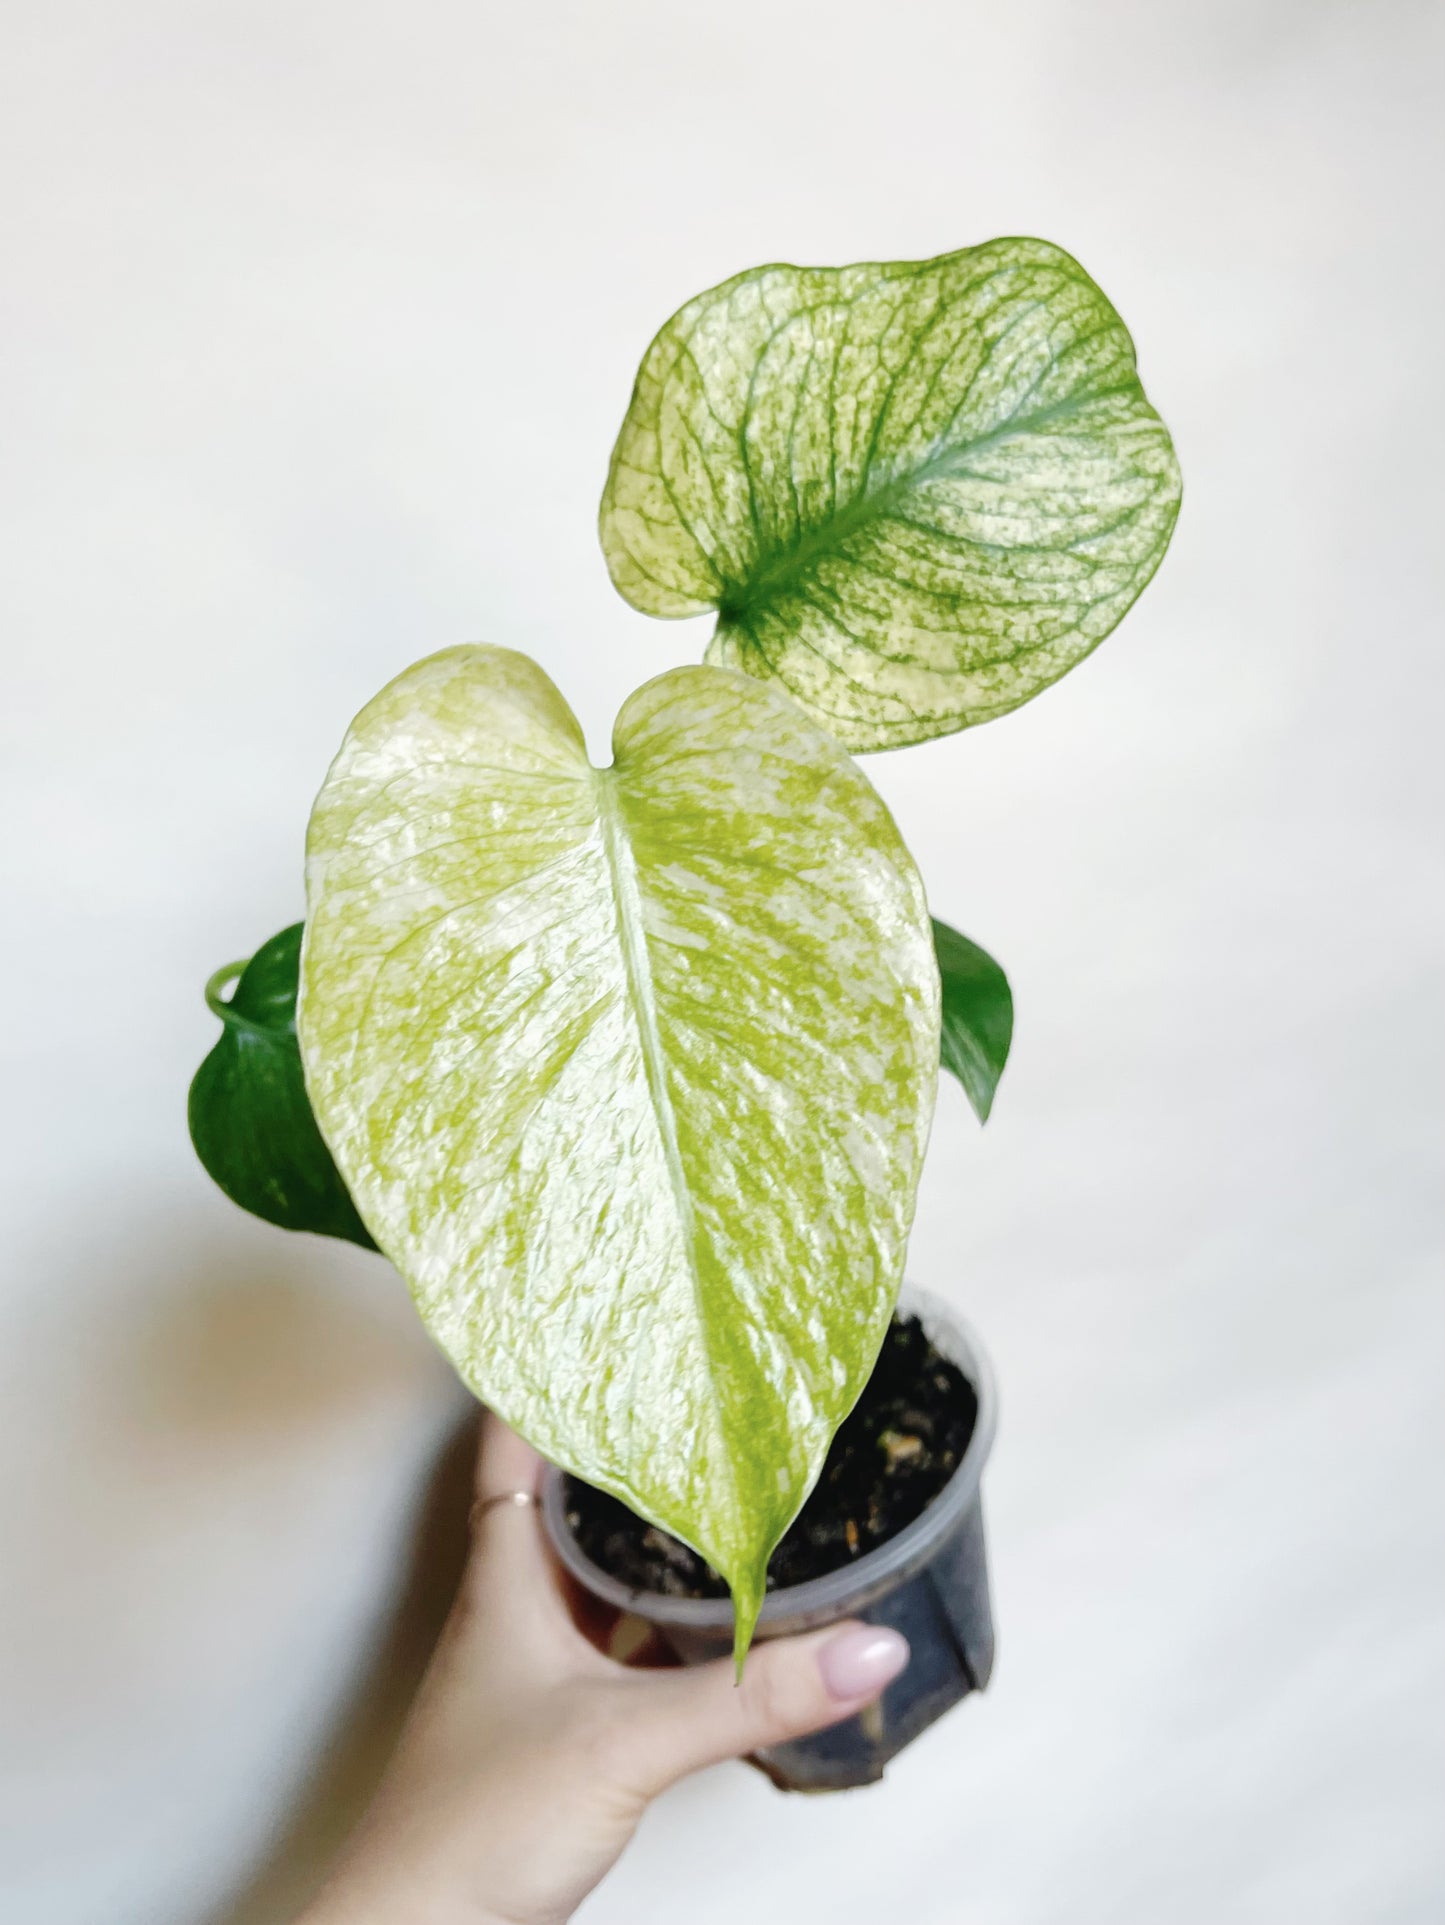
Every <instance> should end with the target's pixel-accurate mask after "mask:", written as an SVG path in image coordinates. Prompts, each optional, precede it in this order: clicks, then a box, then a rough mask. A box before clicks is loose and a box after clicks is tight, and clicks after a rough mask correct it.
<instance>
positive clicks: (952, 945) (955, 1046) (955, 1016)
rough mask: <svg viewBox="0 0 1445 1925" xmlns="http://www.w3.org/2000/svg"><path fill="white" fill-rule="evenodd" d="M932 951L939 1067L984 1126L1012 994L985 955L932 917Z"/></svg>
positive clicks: (1003, 1057) (1005, 1044)
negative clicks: (938, 1003)
mask: <svg viewBox="0 0 1445 1925" xmlns="http://www.w3.org/2000/svg"><path fill="white" fill-rule="evenodd" d="M933 947H934V951H935V953H936V954H937V957H938V975H939V980H940V982H941V983H942V986H943V1041H942V1046H941V1056H942V1062H943V1067H944V1068H945V1069H946V1070H949V1071H951V1072H952V1074H953V1075H955V1076H956V1077H957V1078H958V1080H959V1082H960V1083H962V1084H963V1087H964V1090H965V1091H966V1092H967V1095H968V1100H969V1102H970V1103H972V1105H973V1107H974V1109H975V1110H977V1112H978V1120H979V1122H980V1123H986V1122H987V1121H988V1113H989V1111H990V1110H991V1109H992V1108H993V1094H994V1091H995V1090H996V1089H997V1088H998V1079H999V1078H1000V1076H1002V1075H1003V1066H1004V1064H1005V1063H1006V1062H1007V1061H1008V1050H1009V1043H1010V1042H1011V1041H1012V1039H1013V1031H1014V999H1013V993H1012V991H1011V990H1010V989H1009V986H1008V977H1007V976H1005V974H1004V973H1003V971H1002V970H1001V969H1000V968H999V966H998V964H997V963H996V962H995V961H994V959H993V957H992V956H990V955H989V953H988V951H987V950H986V949H980V948H979V946H978V944H977V943H976V942H970V941H969V939H968V937H967V936H961V935H960V934H959V933H958V931H957V930H956V929H950V928H949V926H948V924H947V923H946V922H940V921H939V920H938V918H937V916H935V917H934V918H933Z"/></svg>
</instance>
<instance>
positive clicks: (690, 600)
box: [601, 240, 1180, 750]
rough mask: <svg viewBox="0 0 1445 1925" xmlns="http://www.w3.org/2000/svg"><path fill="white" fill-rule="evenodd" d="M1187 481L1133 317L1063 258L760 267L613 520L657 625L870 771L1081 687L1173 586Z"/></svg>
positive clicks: (651, 413) (1008, 256)
mask: <svg viewBox="0 0 1445 1925" xmlns="http://www.w3.org/2000/svg"><path fill="white" fill-rule="evenodd" d="M1179 495H1180V482H1179V470H1178V466H1177V464H1176V462H1175V459H1174V450H1173V447H1172V445H1171V443H1170V440H1169V434H1168V431H1167V430H1166V428H1165V427H1164V424H1163V422H1162V421H1161V420H1160V419H1159V417H1158V415H1157V414H1156V413H1155V412H1154V410H1153V408H1152V407H1151V406H1150V405H1149V402H1148V401H1147V400H1146V399H1145V395H1144V390H1143V388H1142V387H1141V386H1140V383H1139V377H1138V374H1137V372H1136V369H1135V364H1134V348H1133V344H1132V342H1131V341H1130V339H1129V335H1128V333H1127V331H1126V330H1125V327H1124V324H1123V322H1122V321H1121V320H1120V319H1119V316H1118V315H1117V314H1116V313H1115V312H1114V309H1113V308H1112V307H1111V306H1110V305H1109V302H1108V301H1107V300H1106V299H1105V298H1104V296H1103V294H1102V293H1101V292H1100V291H1099V289H1098V288H1097V287H1096V286H1095V285H1094V283H1093V282H1092V281H1091V280H1090V279H1089V277H1088V275H1087V274H1086V273H1085V272H1084V270H1083V269H1082V268H1081V267H1080V266H1079V264H1078V262H1077V261H1075V260H1073V259H1071V258H1070V256H1069V255H1067V254H1065V253H1063V252H1062V251H1061V250H1060V249H1059V248H1057V247H1052V246H1050V245H1049V243H1048V242H1046V241H1036V240H997V241H989V242H987V243H986V244H985V245H983V246H982V247H972V248H965V249H963V251H962V252H960V253H957V254H945V255H942V256H940V257H939V258H938V259H937V260H932V261H918V262H914V261H899V262H890V263H884V264H880V265H864V266H858V267H844V268H797V267H782V266H780V267H761V268H756V269H753V270H752V271H751V272H749V273H746V274H740V275H738V276H737V278H736V279H734V280H731V281H726V282H724V283H723V285H722V286H721V287H717V288H714V289H712V290H711V291H710V292H709V293H706V294H701V295H699V296H698V297H697V299H696V300H694V301H689V302H688V304H687V306H686V307H684V308H682V309H681V310H680V311H679V312H678V313H677V314H675V315H674V316H673V318H672V320H670V321H669V322H668V324H667V326H666V327H665V328H663V330H662V332H661V333H660V334H659V335H658V337H657V339H656V340H655V341H654V342H653V344H652V346H651V347H650V348H649V349H648V352H647V357H646V359H645V360H644V362H643V364H642V368H641V371H640V373H639V375H638V378H637V386H636V389H635V391H634V394H633V397H632V405H631V407H630V408H629V410H628V413H627V419H626V420H625V422H624V423H623V426H622V432H621V434H620V436H619V437H618V441H617V446H616V449H615V451H614V453H613V457H612V468H611V472H610V474H609V476H608V480H607V488H606V492H605V494H604V496H603V500H602V516H601V535H602V546H603V550H604V552H605V554H606V557H607V565H608V568H609V569H610V571H611V574H612V579H613V581H614V582H615V584H616V585H617V587H618V589H619V590H620V591H621V593H622V594H623V595H624V596H626V598H627V600H628V601H630V602H631V603H632V605H633V606H634V607H635V608H639V609H641V610H643V612H644V613H646V614H649V615H696V614H700V613H702V612H703V611H705V610H706V609H709V608H716V609H717V610H718V614H719V620H718V625H717V629H716V632H715V634H714V636H713V639H712V643H711V645H710V647H709V649H708V660H709V661H712V662H716V663H718V664H719V665H720V666H724V667H731V668H740V669H744V670H746V671H747V672H748V673H749V674H750V675H754V676H759V677H776V678H777V679H778V681H780V682H781V683H782V684H783V686H784V687H785V688H786V689H787V690H788V691H789V693H790V694H791V695H793V696H794V697H795V698H796V700H797V701H799V702H800V703H802V704H803V706H804V707H805V708H806V709H808V710H809V711H810V712H811V713H812V714H813V715H814V716H815V717H817V719H818V720H819V721H820V722H821V723H822V724H823V725H824V727H826V728H828V729H829V730H831V731H832V733H833V734H834V735H836V736H837V737H838V739H839V740H840V741H841V742H843V743H844V744H845V745H846V746H847V747H849V748H851V749H855V750H863V749H883V748H893V747H900V746H902V745H903V744H905V743H909V742H921V741H924V740H926V739H928V738H929V737H931V736H937V735H947V734H949V733H951V732H952V731H953V730H955V729H961V728H968V727H970V726H972V725H973V724H974V723H978V722H987V721H989V720H990V719H991V718H993V717H994V716H998V715H1003V714H1005V713H1006V712H1007V711H1008V710H1009V709H1013V708H1017V707H1018V706H1019V704H1020V703H1021V702H1027V701H1028V700H1029V698H1030V697H1031V696H1034V695H1037V694H1038V693H1039V692H1040V690H1041V689H1044V688H1047V687H1048V685H1049V684H1050V683H1051V682H1054V681H1057V680H1058V678H1059V677H1060V676H1061V675H1063V674H1064V673H1065V672H1066V671H1067V670H1068V669H1070V668H1072V667H1073V666H1074V664H1075V663H1076V662H1078V661H1080V660H1081V659H1082V658H1083V657H1084V656H1085V655H1087V654H1088V653H1089V652H1090V650H1091V649H1093V648H1094V647H1095V646H1096V645H1097V644H1098V643H1099V642H1101V641H1102V640H1103V638H1104V637H1105V636H1106V635H1107V634H1108V633H1109V631H1110V629H1112V628H1113V627H1114V626H1115V624H1116V623H1117V622H1118V621H1119V620H1120V618H1121V617H1122V616H1123V615H1124V614H1125V612H1126V611H1127V610H1128V608H1129V607H1130V605H1131V603H1132V602H1133V601H1134V599H1135V598H1136V596H1137V595H1138V594H1139V593H1140V591H1141V590H1142V589H1143V587H1144V585H1145V584H1146V582H1147V581H1148V580H1149V578H1150V576H1151V575H1152V574H1153V573H1154V570H1155V569H1156V568H1157V567H1158V565H1159V562H1160V559H1161V558H1162V556H1163V554H1164V550H1165V548H1166V547H1167V545H1168V542H1169V536H1170V534H1171V532H1172V530H1173V527H1174V520H1175V516H1176V515H1177V513H1178V509H1179Z"/></svg>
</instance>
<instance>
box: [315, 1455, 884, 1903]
mask: <svg viewBox="0 0 1445 1925" xmlns="http://www.w3.org/2000/svg"><path fill="white" fill-rule="evenodd" d="M541 1474H542V1461H541V1459H540V1458H539V1457H538V1456H537V1454H536V1453H535V1452H534V1451H533V1450H531V1449H530V1448H529V1447H528V1446H527V1445H526V1444H524V1443H523V1442H522V1441H521V1439H520V1438H518V1437H516V1436H515V1435H514V1434H513V1433H512V1432H511V1431H509V1430H508V1429H506V1427H505V1426H504V1425H503V1424H501V1423H499V1422H498V1421H497V1420H496V1419H495V1418H493V1417H487V1418H486V1419H485V1420H484V1423H483V1428H482V1441H481V1451H480V1457H479V1462H478V1467H477V1484H476V1489H477V1502H476V1504H475V1505H474V1507H473V1512H472V1517H473V1524H472V1549H471V1555H470V1558H469V1560H468V1563H467V1569H466V1573H465V1575H464V1577H463V1579H462V1583H461V1587H460V1589H459V1591H458V1594H457V1599H456V1603H455V1604H454V1606H453V1608H452V1613H451V1616H450V1618H449V1619H448V1621H447V1624H446V1627H445V1629H444V1630H443V1632H442V1635H441V1639H440V1641H439V1642H438V1645H437V1649H436V1652H435V1655H434V1656H433V1658H432V1662H431V1665H430V1668H429V1669H428V1671H427V1674H426V1677H425V1678H424V1679H423V1681H422V1685H421V1689H420V1690H419V1692H418V1693H417V1697H416V1702H415V1704H414V1705H413V1707H412V1711H411V1714H410V1717H409V1718H408V1720H407V1724H406V1727H405V1729H404V1731H403V1733H402V1736H401V1740H400V1743H399V1744H398V1746H397V1750H396V1753H395V1756H394V1757H393V1759H392V1761H391V1764H390V1766H389V1767H388V1769H387V1772H386V1775H385V1777H384V1778H383V1780H382V1783H381V1786H380V1789H379V1790H378V1792H377V1795H376V1798H375V1800H374V1802H373V1804H372V1806H371V1809H370V1811H369V1812H368V1813H367V1815H366V1817H365V1818H364V1819H363V1820H362V1823H361V1825H360V1826H359V1827H358V1829H357V1831H356V1833H355V1835H354V1836H353V1838H352V1839H351V1841H350V1844H349V1845H348V1847H347V1850H346V1852H345V1854H344V1856H343V1859H342V1862H341V1863H340V1865H339V1866H338V1868H337V1869H336V1871H335V1873H334V1874H333V1876H332V1878H331V1879H330V1881H329V1882H328V1884H327V1886H326V1888H325V1890H324V1891H323V1892H322V1893H321V1895H320V1896H319V1897H318V1898H317V1899H316V1900H315V1901H314V1903H313V1904H312V1905H311V1906H310V1907H309V1908H308V1910H307V1911H306V1913H305V1915H304V1918H303V1920H302V1921H301V1922H300V1925H412V1922H413V1921H416V1922H417V1925H423V1922H424V1925H560V1922H561V1921H562V1920H565V1919H568V1918H570V1917H571V1915H572V1913H573V1911H574V1909H575V1908H576V1906H577V1905H578V1904H580V1903H581V1901H582V1899H583V1898H584V1897H585V1896H586V1895H587V1893H588V1892H589V1891H591V1890H592V1888H593V1886H594V1885H596V1884H597V1882H598V1880H599V1879H600V1878H602V1876H603V1875H604V1874H605V1873H606V1872H607V1871H608V1870H609V1869H610V1868H611V1867H612V1865H613V1864H615V1863H616V1861H617V1858H618V1857H619V1855H620V1854H621V1852H622V1850H623V1848H624V1846H625V1845H626V1844H627V1842H628V1840H629V1839H630V1838H631V1836H632V1834H633V1832H634V1831H635V1830H636V1828H637V1823H638V1820H639V1819H640V1818H641V1816H642V1814H643V1812H644V1811H645V1810H646V1808H647V1805H648V1803H649V1802H650V1801H651V1800H652V1799H653V1798H654V1797H656V1796H657V1794H658V1793H659V1792H660V1791H662V1790H664V1789H665V1788H666V1787H667V1786H668V1785H670V1784H673V1783H674V1782H675V1781H676V1780H677V1779H679V1778H682V1777H685V1776H686V1775H687V1773H688V1772H691V1771H697V1770H699V1769H700V1768H701V1767H702V1766H704V1765H710V1764H716V1763H718V1762H719V1761H720V1760H722V1759H724V1758H734V1757H739V1756H741V1755H742V1754H744V1753H746V1752H750V1751H755V1750H757V1749H758V1748H759V1747H760V1746H765V1745H775V1744H780V1743H782V1742H784V1741H785V1740H787V1739H789V1738H799V1737H802V1736H803V1735H804V1734H805V1733H807V1732H810V1731H817V1730H821V1729H822V1727H823V1726H824V1725H828V1724H834V1723H836V1722H837V1721H838V1720H839V1719H840V1718H846V1717H850V1716H852V1715H853V1714H854V1713H855V1712H857V1711H860V1710H861V1709H862V1708H863V1706H864V1705H866V1704H869V1703H871V1701H872V1700H873V1699H874V1698H876V1697H877V1696H878V1694H879V1692H880V1691H881V1690H882V1689H883V1687H884V1686H885V1685H886V1684H887V1683H888V1682H889V1681H890V1680H891V1679H893V1678H895V1677H896V1676H897V1675H898V1673H899V1672H900V1671H901V1670H902V1669H903V1667H904V1665H905V1664H906V1663H907V1661H908V1647H907V1645H906V1643H905V1642H904V1640H903V1639H902V1638H901V1637H900V1636H899V1635H898V1633H897V1632H896V1631H890V1630H886V1629H880V1628H878V1627H875V1626H872V1625H861V1624H844V1625H836V1624H835V1625H830V1626H829V1627H828V1628H827V1629H826V1630H823V1631H813V1632H809V1633H807V1634H806V1635H804V1636H801V1637H795V1638H786V1639H776V1640H774V1641H772V1642H770V1643H766V1644H758V1645H755V1646H754V1647H753V1649H752V1651H751V1652H750V1653H749V1655H748V1660H747V1664H746V1666H745V1667H744V1671H743V1679H742V1683H741V1684H740V1685H738V1684H735V1682H734V1672H733V1664H732V1660H731V1659H730V1658H725V1659H721V1660H719V1661H718V1662H717V1663H715V1664H708V1665H700V1666H697V1667H696V1668H693V1669H653V1670H649V1669H643V1668H635V1667H628V1666H626V1665H622V1664H618V1663H616V1662H614V1661H613V1660H612V1659H611V1658H609V1657H606V1656H604V1654H603V1652H602V1651H601V1650H600V1649H599V1648H598V1646H597V1645H596V1644H594V1643H593V1642H592V1641H591V1640H590V1638H589V1637H588V1636H587V1635H586V1633H585V1632H584V1629H583V1628H582V1624H581V1622H580V1621H579V1619H578V1618H577V1617H575V1616H574V1614H573V1611H572V1609H571V1607H570V1606H569V1604H568V1602H567V1598H566V1595H565V1593H564V1590H563V1586H562V1579H561V1577H560V1574H559V1572H558V1570H557V1567H556V1564H555V1562H554V1560H553V1558H552V1556H551V1553H550V1551H549V1549H548V1547H547V1544H546V1541H545V1538H544V1536H543V1532H542V1525H541V1519H540V1516H539V1514H538V1510H537V1507H536V1505H535V1504H521V1503H506V1504H492V1505H488V1504H487V1502H486V1500H487V1499H488V1498H489V1497H493V1496H496V1495H499V1494H501V1493H504V1492H515V1491H523V1492H527V1493H530V1494H532V1495H533V1496H535V1494H536V1492H537V1489H538V1485H539V1482H540V1478H541ZM592 1628H593V1629H594V1630H596V1628H597V1627H596V1626H594V1627H592Z"/></svg>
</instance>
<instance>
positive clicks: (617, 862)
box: [592, 767, 711, 1359]
mask: <svg viewBox="0 0 1445 1925" xmlns="http://www.w3.org/2000/svg"><path fill="white" fill-rule="evenodd" d="M592 776H593V781H594V783H595V786H596V791H597V818H598V822H599V824H600V826H601V830H602V851H603V854H604V856H605V857H606V860H607V871H608V876H609V878H610V880H611V883H612V899H613V902H614V904H615V905H616V909H617V935H618V941H619V944H620V946H621V949H622V965H623V971H624V975H625V977H626V982H627V1000H628V1002H629V1004H630V1005H631V1008H632V1013H633V1017H634V1019H635V1021H636V1023H637V1034H638V1042H639V1045H640V1048H641V1051H642V1062H643V1068H644V1070H645V1072H646V1075H647V1090H648V1095H649V1097H650V1098H651V1101H652V1112H653V1116H654V1118H655V1119H656V1122H657V1133H658V1138H659V1141H660V1143H661V1146H662V1156H663V1162H664V1164H665V1166H666V1169H667V1178H668V1185H669V1188H670V1190H671V1194H672V1202H673V1208H674V1210H675V1211H676V1213H677V1221H678V1228H679V1231H680V1234H681V1238H682V1247H683V1257H684V1260H685V1262H686V1264H687V1272H688V1280H689V1282H690V1283H691V1285H692V1291H693V1300H694V1304H695V1307H696V1313H697V1323H698V1331H699V1334H700V1336H701V1338H702V1343H703V1348H704V1350H705V1351H707V1353H708V1355H709V1359H711V1343H710V1340H709V1339H710V1332H709V1328H708V1319H707V1312H706V1309H705V1307H704V1304H703V1293H702V1278H701V1275H700V1272H699V1268H698V1260H697V1220H696V1215H695V1213H694V1210H693V1205H692V1191H691V1189H690V1188H689V1186H688V1181H687V1172H686V1170H685V1168H684V1166H683V1159H682V1146H681V1144H680V1143H679V1141H678V1135H677V1112H676V1110H675V1109H674V1107H673V1101H672V1092H671V1090H669V1088H668V1086H667V1060H666V1056H665V1053H664V1050H663V1044H662V1029H661V1025H660V1022H659V1019H658V1011H657V990H656V986H655V984H654V982H653V978H652V961H651V958H650V957H649V955H648V952H647V931H646V928H645V926H644V923H643V913H642V890H641V887H640V885H639V883H638V880H637V858H636V856H635V855H634V854H633V850H632V842H631V839H630V838H629V836H628V833H627V824H626V821H625V819H624V816H623V810H622V803H621V798H620V797H619V795H618V793H617V772H616V769H615V767H614V768H607V769H597V768H594V769H593V771H592Z"/></svg>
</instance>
